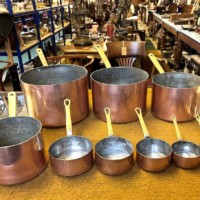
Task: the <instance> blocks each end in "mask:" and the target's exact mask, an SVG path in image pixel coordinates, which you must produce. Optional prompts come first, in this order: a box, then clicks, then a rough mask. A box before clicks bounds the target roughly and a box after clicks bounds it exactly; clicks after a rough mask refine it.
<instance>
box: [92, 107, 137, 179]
mask: <svg viewBox="0 0 200 200" xmlns="http://www.w3.org/2000/svg"><path fill="white" fill-rule="evenodd" d="M104 111H105V114H106V119H107V126H108V136H109V137H107V138H104V139H102V140H100V141H99V142H98V143H97V144H96V146H95V163H96V166H97V168H98V170H99V171H101V172H102V173H104V174H108V175H120V174H124V173H126V172H128V171H129V170H131V168H132V167H133V162H134V160H133V145H132V144H131V143H130V142H129V141H128V140H126V139H124V138H122V137H117V136H113V129H112V124H111V119H110V109H109V108H105V109H104Z"/></svg>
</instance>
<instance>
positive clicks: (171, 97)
mask: <svg viewBox="0 0 200 200" xmlns="http://www.w3.org/2000/svg"><path fill="white" fill-rule="evenodd" d="M199 102H200V77H198V76H196V75H192V74H186V73H181V72H173V73H170V72H169V73H163V74H158V75H155V76H154V77H153V88H152V105H151V111H152V113H153V115H154V116H156V117H158V118H159V119H162V120H165V121H172V118H171V116H172V115H176V118H177V121H178V122H185V121H190V120H193V119H194V118H195V117H194V116H195V114H196V113H199V112H200V104H199Z"/></svg>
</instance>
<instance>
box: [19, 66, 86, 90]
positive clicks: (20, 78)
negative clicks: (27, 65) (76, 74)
mask: <svg viewBox="0 0 200 200" xmlns="http://www.w3.org/2000/svg"><path fill="white" fill-rule="evenodd" d="M61 66H70V67H72V68H73V67H76V68H79V69H81V70H83V71H85V74H84V75H83V76H81V77H80V78H77V79H74V80H71V81H69V82H62V83H55V84H33V83H27V82H25V81H23V80H22V78H23V76H25V75H27V74H29V73H31V72H32V71H36V70H39V69H43V68H45V66H41V67H37V68H33V69H30V70H28V71H26V72H24V73H22V74H21V75H20V76H19V80H20V82H21V83H23V84H25V85H29V86H34V87H35V86H37V87H49V86H59V85H63V84H72V83H74V82H77V81H79V80H81V79H83V78H85V77H86V78H87V76H88V70H87V69H86V68H85V67H81V66H79V65H73V64H68V65H66V64H63V65H61V64H59V65H49V66H46V67H47V68H55V67H61Z"/></svg>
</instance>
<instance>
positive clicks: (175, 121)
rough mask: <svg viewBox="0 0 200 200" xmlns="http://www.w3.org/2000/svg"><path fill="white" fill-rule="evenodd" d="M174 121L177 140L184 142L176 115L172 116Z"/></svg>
mask: <svg viewBox="0 0 200 200" xmlns="http://www.w3.org/2000/svg"><path fill="white" fill-rule="evenodd" d="M172 121H173V123H174V127H175V130H176V136H177V139H178V140H179V141H180V140H182V136H181V132H180V130H179V127H178V124H177V120H176V116H175V115H172Z"/></svg>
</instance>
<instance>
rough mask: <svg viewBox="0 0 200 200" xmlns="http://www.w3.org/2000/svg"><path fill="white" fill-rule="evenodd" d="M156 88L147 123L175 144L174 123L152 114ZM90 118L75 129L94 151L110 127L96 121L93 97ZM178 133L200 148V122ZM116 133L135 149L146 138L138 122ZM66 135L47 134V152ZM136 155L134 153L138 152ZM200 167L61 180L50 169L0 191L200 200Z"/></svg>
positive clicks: (72, 199)
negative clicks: (128, 141)
mask: <svg viewBox="0 0 200 200" xmlns="http://www.w3.org/2000/svg"><path fill="white" fill-rule="evenodd" d="M150 102H151V89H148V99H147V111H146V114H145V117H144V119H145V122H146V125H147V128H148V130H149V132H150V134H151V136H152V137H155V138H159V139H163V140H165V141H167V142H168V143H170V144H172V143H173V142H175V141H176V135H175V128H174V126H173V124H172V123H169V122H164V121H161V120H159V119H157V118H155V117H154V116H152V114H151V112H150ZM90 110H91V112H90V115H89V116H88V117H87V118H86V119H85V120H83V121H81V122H79V123H77V124H75V125H73V133H74V135H83V136H85V137H87V138H88V139H90V140H91V141H92V143H93V146H95V144H96V143H97V142H98V141H99V140H101V139H102V138H104V137H107V126H106V123H105V122H103V121H100V120H98V119H96V118H95V116H94V114H93V112H92V102H91V93H90ZM130 112H134V110H130ZM179 128H180V130H181V132H182V136H183V138H184V139H186V140H190V141H193V142H195V143H196V144H200V126H199V125H198V123H197V121H195V120H194V121H191V122H186V123H180V124H179ZM113 130H114V133H115V134H116V135H118V136H122V137H124V138H126V139H128V140H130V141H131V142H132V143H133V145H134V151H135V146H136V144H137V143H138V142H139V141H140V140H142V139H143V134H142V130H141V127H140V123H139V122H138V121H136V122H132V123H127V124H114V125H113ZM65 135H66V131H65V128H64V127H63V128H58V129H46V128H45V129H44V131H43V136H44V143H45V147H46V152H47V153H48V148H49V146H50V144H51V143H52V142H54V141H55V140H57V139H58V138H61V137H63V136H65ZM134 156H135V152H134ZM199 177H200V167H199V168H196V169H193V170H184V169H180V168H177V167H176V166H174V165H173V164H172V165H171V166H170V167H169V168H168V169H166V170H165V171H163V172H159V173H150V172H147V171H144V170H142V169H140V168H139V167H138V166H137V163H136V162H135V163H134V167H133V169H132V170H131V171H129V172H128V173H126V174H124V175H121V176H108V175H104V174H102V173H100V172H99V171H98V170H97V168H96V166H95V165H94V166H93V167H92V169H91V170H90V171H88V172H87V173H85V174H82V175H79V176H75V177H59V176H57V175H55V174H54V173H53V172H52V171H51V167H50V164H48V166H47V168H46V169H45V171H44V172H43V173H42V174H40V175H39V176H38V177H36V178H35V179H33V180H31V181H29V182H26V183H23V184H19V185H14V186H0V199H2V200H11V199H23V200H24V199H31V200H34V199H38V200H43V199H44V200H49V199H53V200H56V199H59V200H62V199H65V200H77V199H78V200H81V199H83V200H88V199H91V200H96V199H98V200H101V199H102V200H126V199H130V200H132V199H138V200H144V199H148V200H149V199H150V200H151V199H152V200H156V199H159V200H160V199H163V200H166V199H173V200H176V199H177V200H180V199H181V200H184V199H190V200H193V199H195V200H196V199H199V194H200V178H199Z"/></svg>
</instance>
